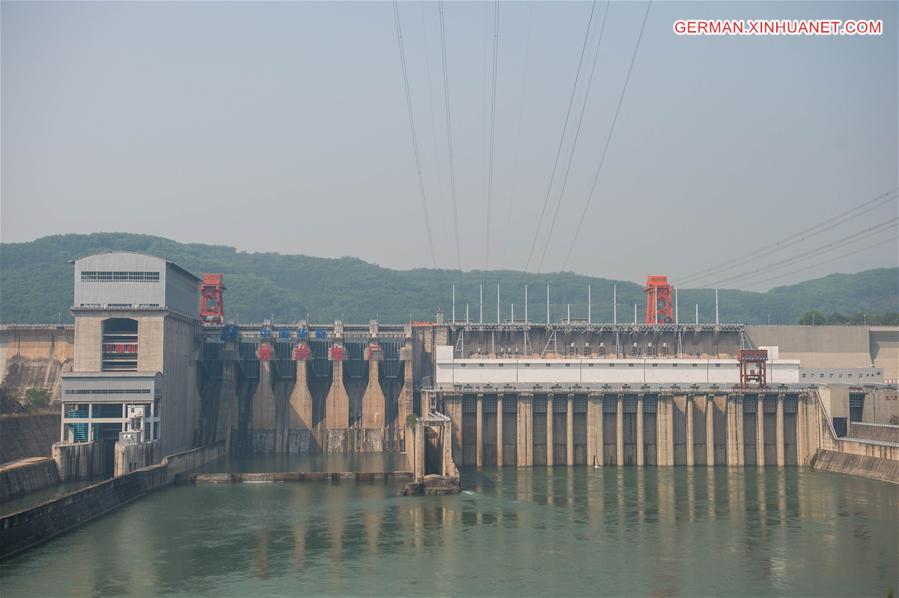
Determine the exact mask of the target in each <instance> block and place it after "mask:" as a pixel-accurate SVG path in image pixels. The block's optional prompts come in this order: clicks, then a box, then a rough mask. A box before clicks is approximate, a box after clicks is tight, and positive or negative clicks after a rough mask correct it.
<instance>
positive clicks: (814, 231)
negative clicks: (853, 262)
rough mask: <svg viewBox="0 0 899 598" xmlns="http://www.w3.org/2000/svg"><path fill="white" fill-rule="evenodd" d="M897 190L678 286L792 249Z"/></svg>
mask: <svg viewBox="0 0 899 598" xmlns="http://www.w3.org/2000/svg"><path fill="white" fill-rule="evenodd" d="M896 191H897V189H895V188H894V189H891V190H890V191H887V192H886V193H882V194H880V195H878V196H877V197H875V198H873V199H869V200H867V201H865V202H862V203H861V204H859V205H857V206H855V207H853V208H850V209H848V210H846V211H845V212H841V213H839V214H837V215H836V216H832V217H830V218H828V219H827V220H824V221H823V222H819V223H818V224H816V225H814V226H810V227H808V228H806V229H803V230H801V231H799V232H798V233H794V234H792V235H789V236H787V237H785V238H783V239H781V240H780V241H776V242H774V243H771V244H769V245H765V246H764V247H761V248H759V249H756V250H754V251H750V252H748V253H744V254H742V255H739V256H737V257H735V258H732V259H729V260H727V261H725V262H721V263H720V264H718V265H716V266H712V267H710V268H706V269H705V270H700V271H698V272H694V273H693V274H691V275H689V276H685V277H683V278H680V279H678V281H677V282H678V284H679V285H683V284H684V283H685V282H689V281H696V280H702V279H705V278H708V277H709V276H713V275H715V274H718V273H721V272H725V271H727V270H731V269H733V268H735V267H737V266H739V265H742V264H745V263H747V262H750V261H753V260H756V259H758V258H760V257H765V256H767V255H770V254H772V253H775V252H777V251H780V250H782V249H786V248H788V247H792V246H793V245H796V244H798V243H800V242H802V241H805V240H806V239H809V238H811V237H814V236H816V235H818V234H820V233H823V232H825V231H828V230H830V229H832V228H835V227H837V226H839V225H840V224H842V223H844V222H846V221H848V220H851V219H853V218H857V217H858V216H861V215H862V214H866V213H868V212H870V211H872V210H875V209H877V208H879V207H880V206H881V205H883V204H886V203H888V202H890V201H894V200H895V199H896V197H891V195H893V194H894V193H896Z"/></svg>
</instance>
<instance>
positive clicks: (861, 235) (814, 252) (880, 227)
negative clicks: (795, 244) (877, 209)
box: [716, 217, 899, 286]
mask: <svg viewBox="0 0 899 598" xmlns="http://www.w3.org/2000/svg"><path fill="white" fill-rule="evenodd" d="M897 221H899V217H896V218H893V219H891V220H887V221H886V222H881V223H880V224H877V225H874V226H871V227H868V228H866V229H863V230H860V231H857V232H854V233H852V234H851V235H847V236H845V237H843V238H841V239H837V240H836V241H832V242H830V243H827V244H825V245H821V246H819V247H815V248H814V249H810V250H808V251H805V252H803V253H800V254H797V255H795V256H793V257H790V258H786V259H783V260H780V261H779V262H773V263H771V264H767V265H765V266H761V267H759V268H756V269H755V270H750V271H748V272H743V273H741V274H737V275H734V276H729V277H727V278H724V279H721V280H718V281H717V283H716V286H718V285H721V284H725V283H728V282H732V281H734V280H746V279H751V278H753V277H754V275H757V274H758V273H759V272H768V271H769V270H775V269H778V268H782V267H783V266H788V265H790V264H794V263H796V262H801V261H803V260H805V259H808V258H809V257H817V256H818V255H821V254H822V253H827V252H828V251H832V250H834V249H837V248H839V247H843V246H844V245H850V244H852V243H855V242H857V241H860V240H862V239H866V238H868V237H870V236H873V235H876V234H878V233H881V232H883V231H884V230H887V229H888V228H889V227H891V226H893V225H894V224H895V223H896V222H897Z"/></svg>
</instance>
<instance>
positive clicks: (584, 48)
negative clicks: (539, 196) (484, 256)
mask: <svg viewBox="0 0 899 598" xmlns="http://www.w3.org/2000/svg"><path fill="white" fill-rule="evenodd" d="M595 10H596V0H593V4H591V6H590V18H589V19H588V20H587V30H586V31H585V32H584V43H583V44H582V45H581V55H580V58H578V61H577V71H576V72H575V74H574V84H573V85H572V86H571V96H570V97H569V98H568V110H566V111H565V120H564V121H563V122H562V135H561V136H560V137H559V147H558V148H557V149H556V158H555V160H554V161H553V169H552V172H551V173H550V175H549V184H548V185H547V186H546V195H545V196H544V198H543V207H542V208H541V209H540V218H538V219H537V230H535V231H534V240H533V241H531V249H530V250H529V251H528V259H527V261H526V262H525V264H524V269H523V272H527V270H528V266H530V265H531V258H532V257H533V256H534V248H535V247H536V246H537V237H538V236H539V235H540V229H541V228H542V227H543V217H544V216H545V215H546V206H547V205H548V204H549V194H550V191H551V190H552V186H553V182H554V181H555V179H556V169H558V167H559V157H560V156H561V155H562V145H563V144H564V142H565V131H566V130H568V119H569V118H570V117H571V107H572V106H573V105H574V94H575V92H576V91H577V83H578V80H579V79H580V77H581V66H582V65H583V63H584V53H585V52H586V51H587V39H588V38H589V37H590V27H591V26H592V25H593V13H594V12H595Z"/></svg>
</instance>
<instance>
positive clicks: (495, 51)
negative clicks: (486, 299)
mask: <svg viewBox="0 0 899 598" xmlns="http://www.w3.org/2000/svg"><path fill="white" fill-rule="evenodd" d="M493 5H494V9H493V86H492V87H493V90H492V92H491V98H490V156H489V158H488V162H489V164H488V166H487V235H486V236H487V239H486V251H485V255H484V270H489V269H490V212H491V210H492V208H493V151H494V143H495V134H494V133H495V130H496V66H497V56H498V53H499V0H494V2H493Z"/></svg>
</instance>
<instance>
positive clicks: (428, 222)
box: [393, 0, 437, 268]
mask: <svg viewBox="0 0 899 598" xmlns="http://www.w3.org/2000/svg"><path fill="white" fill-rule="evenodd" d="M393 18H394V22H395V23H396V39H397V45H398V46H399V49H400V66H401V67H402V71H403V88H404V89H405V92H406V110H407V112H408V113H409V131H410V133H411V135H412V153H413V154H414V155H415V172H416V174H417V175H418V190H419V192H420V194H421V209H422V212H423V213H424V219H425V232H426V233H427V236H428V247H429V249H430V251H431V262H432V263H433V264H434V268H437V254H436V253H435V251H434V237H433V236H432V235H431V219H430V216H429V215H428V200H427V195H426V194H425V182H424V178H423V177H422V175H421V152H420V151H419V148H418V135H417V134H416V132H415V114H414V113H413V111H412V94H411V93H410V92H409V73H408V72H407V70H406V50H405V47H404V46H403V28H402V26H401V24H400V7H399V4H398V2H397V0H393Z"/></svg>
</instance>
